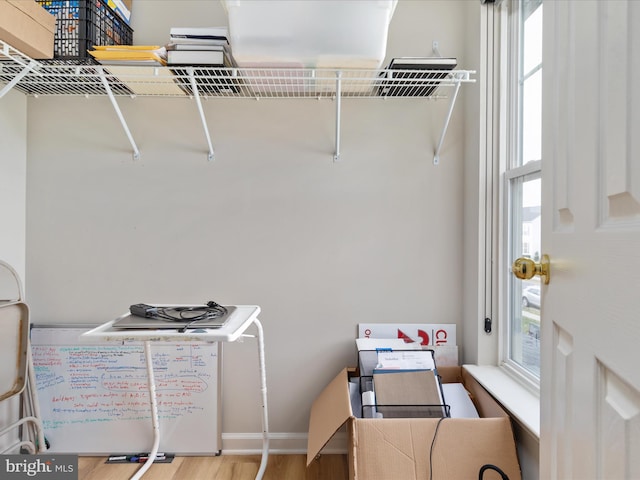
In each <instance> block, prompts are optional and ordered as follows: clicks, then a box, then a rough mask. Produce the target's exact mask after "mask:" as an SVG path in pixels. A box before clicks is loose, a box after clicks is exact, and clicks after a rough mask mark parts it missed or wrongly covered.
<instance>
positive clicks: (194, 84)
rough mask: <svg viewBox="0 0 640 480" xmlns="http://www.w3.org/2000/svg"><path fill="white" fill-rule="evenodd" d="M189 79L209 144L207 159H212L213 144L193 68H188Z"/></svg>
mask: <svg viewBox="0 0 640 480" xmlns="http://www.w3.org/2000/svg"><path fill="white" fill-rule="evenodd" d="M189 80H190V81H191V89H192V90H193V97H194V98H195V99H196V105H197V106H198V112H199V113H200V120H201V121H202V128H203V129H204V136H205V137H206V139H207V145H208V146H209V153H208V155H207V159H208V160H209V161H210V162H212V161H213V145H212V144H211V136H210V135H209V128H208V127H207V119H206V118H205V116H204V110H203V109H202V101H201V100H200V92H199V91H198V82H196V77H195V76H194V75H193V68H189Z"/></svg>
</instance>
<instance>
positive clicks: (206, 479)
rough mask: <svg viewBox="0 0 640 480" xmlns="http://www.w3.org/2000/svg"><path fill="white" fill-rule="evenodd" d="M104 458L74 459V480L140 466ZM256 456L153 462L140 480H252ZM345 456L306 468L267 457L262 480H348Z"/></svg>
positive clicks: (302, 459)
mask: <svg viewBox="0 0 640 480" xmlns="http://www.w3.org/2000/svg"><path fill="white" fill-rule="evenodd" d="M105 461H106V457H84V456H81V457H79V458H78V470H79V473H78V480H123V479H127V478H130V477H131V476H132V475H133V474H134V473H135V472H136V471H137V470H138V469H139V468H140V467H141V465H140V464H114V463H105ZM259 466H260V455H221V456H218V457H176V458H175V459H174V460H173V462H171V463H154V464H153V465H151V467H150V468H149V470H147V472H146V473H145V474H144V475H143V477H142V478H143V480H186V479H188V480H254V479H255V476H256V473H258V468H259ZM348 476H349V474H348V466H347V456H346V455H322V456H320V458H319V459H317V460H315V461H314V462H313V463H312V464H311V465H310V466H309V468H307V466H306V456H305V455H274V454H271V455H269V462H268V463H267V470H266V472H265V475H264V477H263V480H348Z"/></svg>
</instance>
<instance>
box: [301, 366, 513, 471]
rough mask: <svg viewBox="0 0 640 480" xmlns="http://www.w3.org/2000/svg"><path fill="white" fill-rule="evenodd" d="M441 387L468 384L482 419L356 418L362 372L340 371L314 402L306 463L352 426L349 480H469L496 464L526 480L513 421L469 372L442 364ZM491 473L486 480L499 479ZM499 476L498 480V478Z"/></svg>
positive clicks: (466, 385) (350, 430)
mask: <svg viewBox="0 0 640 480" xmlns="http://www.w3.org/2000/svg"><path fill="white" fill-rule="evenodd" d="M438 373H439V374H440V375H441V377H442V381H443V383H462V384H464V386H465V388H466V389H467V390H468V391H469V392H470V394H471V396H472V399H473V402H474V404H475V406H476V408H477V410H478V413H479V415H480V417H481V418H445V419H443V420H441V419H435V418H398V419H377V418H356V417H355V416H354V415H353V412H352V411H351V403H350V401H349V387H348V381H349V378H350V377H354V376H356V374H357V372H356V369H347V368H345V369H344V370H342V371H341V372H340V373H339V374H338V376H337V377H335V378H334V379H333V380H332V381H331V383H329V385H328V386H327V387H326V388H325V389H324V390H323V391H322V392H321V393H320V395H319V396H318V397H317V398H316V400H315V401H314V402H313V405H312V407H311V415H310V421H309V440H308V445H307V466H308V465H310V464H311V462H312V461H313V460H314V459H315V458H316V457H317V456H318V455H319V454H320V452H321V450H322V449H323V448H324V446H325V445H326V444H327V442H328V441H329V440H330V439H331V437H333V435H334V434H335V433H336V432H337V431H338V430H339V429H340V428H341V427H342V426H343V425H346V430H347V437H348V447H347V450H348V451H347V454H348V460H349V479H350V480H397V479H399V478H401V479H403V480H430V472H432V475H433V478H446V479H447V480H469V479H473V478H478V473H479V471H480V468H481V467H482V466H483V465H486V464H493V465H496V466H497V467H499V468H500V469H502V470H503V471H504V472H505V473H506V474H507V475H508V477H509V479H510V480H520V479H521V473H520V465H519V463H518V457H517V453H516V446H515V440H514V436H513V430H512V427H511V419H510V418H509V416H508V415H507V413H506V412H505V411H504V410H503V409H502V407H501V406H500V405H499V404H498V403H497V402H496V401H495V400H494V399H493V397H491V395H489V393H487V391H486V390H485V389H484V388H483V387H482V386H481V385H480V384H479V383H478V382H476V380H475V379H474V378H473V377H472V376H471V375H470V374H469V373H468V372H467V371H466V370H465V369H464V367H438ZM490 473H494V474H495V475H497V474H496V473H495V472H489V473H487V474H486V477H487V478H494V477H491V476H490ZM495 478H498V477H497V476H496V477H495Z"/></svg>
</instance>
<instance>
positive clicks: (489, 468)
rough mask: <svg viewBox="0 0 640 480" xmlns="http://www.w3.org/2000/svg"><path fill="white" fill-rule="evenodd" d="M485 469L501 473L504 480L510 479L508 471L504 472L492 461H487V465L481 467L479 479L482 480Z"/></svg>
mask: <svg viewBox="0 0 640 480" xmlns="http://www.w3.org/2000/svg"><path fill="white" fill-rule="evenodd" d="M485 470H495V471H496V472H498V473H499V474H500V477H502V480H509V477H507V474H506V473H504V472H503V471H502V470H500V468H498V467H496V466H495V465H492V464H490V463H487V464H486V465H483V466H482V467H480V472H479V473H478V480H482V477H483V476H484V472H485Z"/></svg>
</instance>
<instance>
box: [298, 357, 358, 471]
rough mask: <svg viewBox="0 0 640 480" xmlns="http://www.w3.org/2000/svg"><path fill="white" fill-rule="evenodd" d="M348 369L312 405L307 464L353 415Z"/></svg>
mask: <svg viewBox="0 0 640 480" xmlns="http://www.w3.org/2000/svg"><path fill="white" fill-rule="evenodd" d="M348 370H349V369H347V368H344V369H343V370H342V371H341V372H340V373H339V374H338V376H336V377H335V378H334V379H333V380H332V381H331V383H329V385H327V387H326V388H325V389H324V390H323V391H322V393H320V395H318V397H317V398H316V399H315V401H314V402H313V405H311V415H310V418H309V439H308V441H307V465H309V464H310V463H311V462H312V461H313V459H314V458H316V456H317V455H318V454H319V453H320V451H321V450H322V449H323V448H324V446H325V445H326V444H327V442H328V441H329V440H331V437H333V435H334V434H335V433H336V432H337V431H338V430H339V429H340V427H342V425H344V423H345V422H346V421H347V420H349V418H351V416H352V415H353V414H352V412H351V401H350V399H349V383H348V382H349V378H348Z"/></svg>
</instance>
